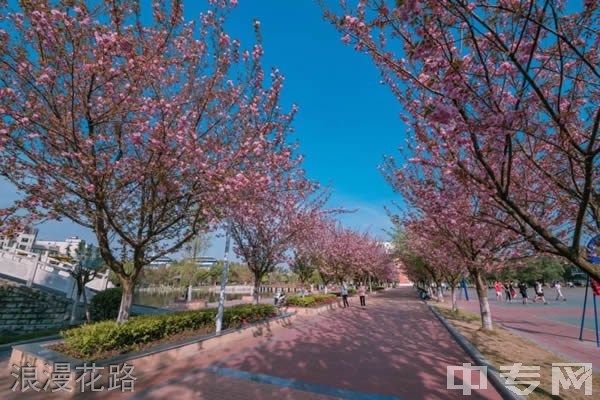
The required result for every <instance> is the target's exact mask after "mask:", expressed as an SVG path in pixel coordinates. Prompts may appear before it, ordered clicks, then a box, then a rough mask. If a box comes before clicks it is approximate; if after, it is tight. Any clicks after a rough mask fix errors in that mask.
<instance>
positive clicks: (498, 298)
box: [494, 281, 503, 301]
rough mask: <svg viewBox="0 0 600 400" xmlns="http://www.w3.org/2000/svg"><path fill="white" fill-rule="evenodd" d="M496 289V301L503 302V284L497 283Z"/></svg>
mask: <svg viewBox="0 0 600 400" xmlns="http://www.w3.org/2000/svg"><path fill="white" fill-rule="evenodd" d="M494 287H495V288H496V301H502V289H503V287H502V283H500V282H498V281H496V283H495V284H494Z"/></svg>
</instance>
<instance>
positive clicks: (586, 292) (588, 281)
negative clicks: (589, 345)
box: [579, 275, 590, 340]
mask: <svg viewBox="0 0 600 400" xmlns="http://www.w3.org/2000/svg"><path fill="white" fill-rule="evenodd" d="M589 287H590V276H589V275H588V277H587V281H586V284H585V297H584V298H583V313H582V314H581V327H580V328H579V340H583V323H584V322H585V308H586V306H587V294H588V288H589Z"/></svg>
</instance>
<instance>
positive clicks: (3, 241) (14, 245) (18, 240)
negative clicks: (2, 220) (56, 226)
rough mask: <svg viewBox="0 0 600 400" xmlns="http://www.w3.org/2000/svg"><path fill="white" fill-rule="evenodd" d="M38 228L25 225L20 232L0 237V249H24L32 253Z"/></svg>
mask: <svg viewBox="0 0 600 400" xmlns="http://www.w3.org/2000/svg"><path fill="white" fill-rule="evenodd" d="M37 235H38V230H37V229H35V228H31V227H27V228H25V229H24V230H23V231H22V232H19V233H18V234H17V235H16V236H13V237H7V236H2V237H0V249H3V250H7V251H18V250H21V251H26V252H29V253H32V252H33V251H32V250H33V246H34V243H35V242H36V239H37Z"/></svg>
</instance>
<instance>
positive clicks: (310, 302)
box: [287, 294, 337, 307]
mask: <svg viewBox="0 0 600 400" xmlns="http://www.w3.org/2000/svg"><path fill="white" fill-rule="evenodd" d="M336 297H337V296H336V295H334V294H311V295H308V296H304V297H300V296H292V297H290V298H288V299H287V304H288V305H290V306H298V307H316V306H320V305H323V304H331V303H333V302H334V301H335V299H336Z"/></svg>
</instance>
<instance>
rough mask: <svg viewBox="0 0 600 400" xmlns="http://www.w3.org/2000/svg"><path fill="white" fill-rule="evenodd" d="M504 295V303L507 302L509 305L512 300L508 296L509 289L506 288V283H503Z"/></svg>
mask: <svg viewBox="0 0 600 400" xmlns="http://www.w3.org/2000/svg"><path fill="white" fill-rule="evenodd" d="M504 294H505V295H506V296H504V301H508V302H509V303H511V302H512V298H511V296H510V287H509V286H508V282H504Z"/></svg>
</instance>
